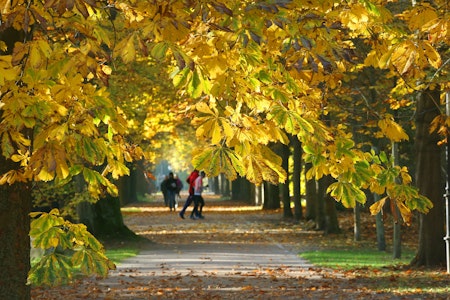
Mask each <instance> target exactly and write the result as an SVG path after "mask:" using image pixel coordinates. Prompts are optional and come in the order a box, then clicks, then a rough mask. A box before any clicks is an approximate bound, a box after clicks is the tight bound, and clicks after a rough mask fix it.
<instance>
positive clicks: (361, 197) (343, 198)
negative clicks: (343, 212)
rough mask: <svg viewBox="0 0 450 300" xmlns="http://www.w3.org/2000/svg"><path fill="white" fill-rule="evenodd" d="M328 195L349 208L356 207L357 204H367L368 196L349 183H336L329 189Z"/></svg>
mask: <svg viewBox="0 0 450 300" xmlns="http://www.w3.org/2000/svg"><path fill="white" fill-rule="evenodd" d="M327 193H330V195H331V196H332V197H333V198H335V199H336V200H337V201H340V202H341V203H342V205H344V207H347V208H351V207H355V205H356V202H359V203H362V204H364V203H365V202H366V194H364V192H363V191H361V190H360V189H359V188H357V187H356V186H355V185H353V184H352V183H349V182H339V181H338V182H334V183H332V184H330V186H329V187H328V189H327Z"/></svg>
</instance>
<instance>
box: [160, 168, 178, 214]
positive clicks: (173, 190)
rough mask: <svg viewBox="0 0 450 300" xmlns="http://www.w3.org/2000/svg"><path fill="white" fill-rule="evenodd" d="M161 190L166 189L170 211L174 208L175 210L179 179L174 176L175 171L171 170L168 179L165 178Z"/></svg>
mask: <svg viewBox="0 0 450 300" xmlns="http://www.w3.org/2000/svg"><path fill="white" fill-rule="evenodd" d="M161 185H162V187H161V190H163V189H164V190H165V191H166V195H167V205H168V206H169V209H170V211H172V209H173V210H174V211H175V197H176V195H177V181H176V179H175V177H174V176H173V173H172V172H170V173H169V176H168V178H167V180H164V181H163V183H162V184H161Z"/></svg>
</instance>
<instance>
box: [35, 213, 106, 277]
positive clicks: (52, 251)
mask: <svg viewBox="0 0 450 300" xmlns="http://www.w3.org/2000/svg"><path fill="white" fill-rule="evenodd" d="M31 216H32V217H33V218H34V219H33V221H32V225H31V228H32V229H31V230H30V237H31V239H32V243H33V247H35V248H41V249H44V250H45V253H44V255H43V256H42V257H41V259H40V260H39V262H37V263H36V264H35V265H34V266H33V267H32V269H31V271H30V274H29V278H28V280H29V282H30V283H32V284H36V285H44V284H45V285H58V284H61V283H66V282H69V281H70V280H71V279H72V278H73V276H74V273H77V272H79V271H81V273H83V274H84V275H92V274H97V275H100V276H106V275H107V274H108V271H109V270H112V269H115V265H114V263H113V262H112V261H111V260H109V259H108V258H107V257H106V256H105V251H104V249H103V246H102V245H101V244H100V242H99V241H98V240H97V239H96V238H95V237H94V236H93V235H92V234H90V233H89V232H88V231H87V229H86V226H85V225H83V224H73V223H70V222H68V221H65V220H64V219H63V218H62V217H60V216H59V211H58V210H57V209H53V210H52V211H50V213H32V214H31Z"/></svg>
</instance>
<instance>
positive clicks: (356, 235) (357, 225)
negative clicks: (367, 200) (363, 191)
mask: <svg viewBox="0 0 450 300" xmlns="http://www.w3.org/2000/svg"><path fill="white" fill-rule="evenodd" d="M353 239H354V240H355V241H356V242H359V241H360V240H361V204H359V202H357V203H356V205H355V207H354V208H353Z"/></svg>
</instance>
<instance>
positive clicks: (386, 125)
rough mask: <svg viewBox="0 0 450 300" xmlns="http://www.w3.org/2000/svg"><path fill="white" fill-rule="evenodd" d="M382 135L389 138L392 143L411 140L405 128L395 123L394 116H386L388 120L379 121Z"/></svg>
mask: <svg viewBox="0 0 450 300" xmlns="http://www.w3.org/2000/svg"><path fill="white" fill-rule="evenodd" d="M378 126H379V127H380V130H381V133H382V134H383V135H384V136H386V137H387V138H389V139H390V140H391V141H394V142H400V141H402V140H409V137H408V135H407V134H406V132H405V131H404V130H403V128H402V127H401V126H400V125H399V124H398V123H396V122H395V121H394V119H393V118H392V116H389V115H388V116H386V118H384V119H381V120H379V121H378Z"/></svg>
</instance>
